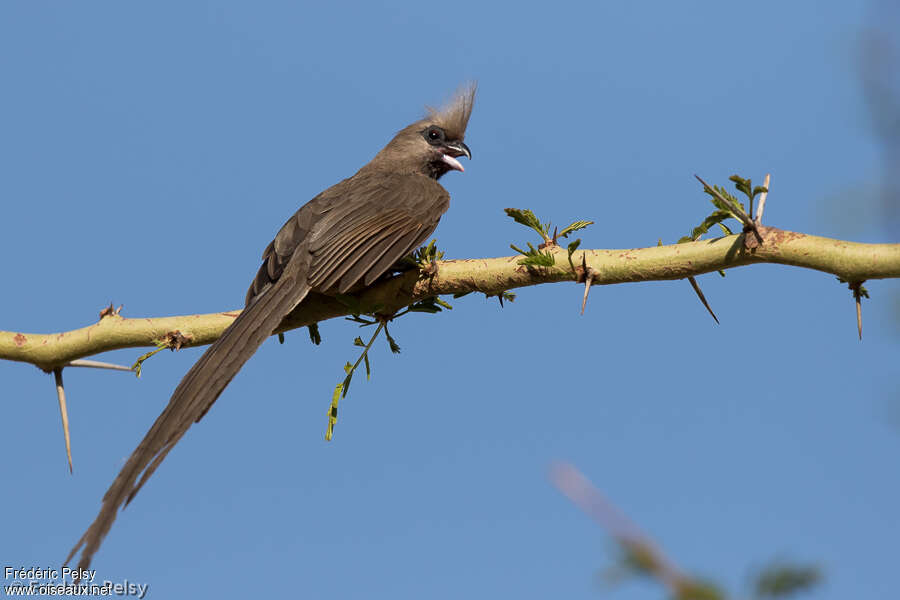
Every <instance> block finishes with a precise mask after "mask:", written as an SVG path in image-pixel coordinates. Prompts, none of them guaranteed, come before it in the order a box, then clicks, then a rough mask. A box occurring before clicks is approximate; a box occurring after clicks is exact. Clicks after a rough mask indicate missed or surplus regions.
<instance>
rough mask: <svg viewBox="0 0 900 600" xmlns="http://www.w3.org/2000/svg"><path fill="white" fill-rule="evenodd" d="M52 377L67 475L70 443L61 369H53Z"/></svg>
mask: <svg viewBox="0 0 900 600" xmlns="http://www.w3.org/2000/svg"><path fill="white" fill-rule="evenodd" d="M53 377H54V378H55V379H56V397H57V398H58V399H59V415H60V417H62V426H63V435H64V436H65V438H66V457H68V459H69V473H72V441H71V440H70V438H69V411H68V409H67V408H66V390H65V388H64V387H63V377H62V367H57V368H55V369H53Z"/></svg>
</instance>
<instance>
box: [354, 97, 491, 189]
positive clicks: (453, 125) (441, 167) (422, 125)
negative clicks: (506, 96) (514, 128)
mask: <svg viewBox="0 0 900 600" xmlns="http://www.w3.org/2000/svg"><path fill="white" fill-rule="evenodd" d="M474 102H475V85H474V84H471V85H468V86H465V87H463V88H461V89H460V90H459V91H458V92H457V93H456V95H455V96H454V97H453V99H452V100H451V101H450V102H448V103H447V104H446V105H445V106H444V107H443V108H440V109H434V108H428V115H427V116H426V117H425V118H424V119H422V120H420V121H416V122H415V123H413V124H412V125H410V126H408V127H406V128H404V129H402V130H401V131H400V132H398V133H397V135H395V136H394V139H392V140H391V141H390V142H389V143H388V145H387V146H385V147H384V149H383V150H382V151H381V152H379V153H378V155H376V156H375V158H374V159H372V162H371V163H370V165H371V166H373V167H375V168H382V169H390V170H391V171H394V172H403V173H421V174H422V175H427V176H429V177H432V178H434V179H439V178H440V177H441V176H442V175H444V174H445V173H447V172H448V171H453V170H456V171H463V170H464V169H463V166H462V164H461V163H460V162H459V160H457V159H459V158H460V157H462V156H465V157H466V158H468V159H471V158H472V152H471V151H470V150H469V147H468V146H466V144H465V143H464V142H463V138H465V135H466V126H467V125H468V123H469V115H471V114H472V106H473V105H474Z"/></svg>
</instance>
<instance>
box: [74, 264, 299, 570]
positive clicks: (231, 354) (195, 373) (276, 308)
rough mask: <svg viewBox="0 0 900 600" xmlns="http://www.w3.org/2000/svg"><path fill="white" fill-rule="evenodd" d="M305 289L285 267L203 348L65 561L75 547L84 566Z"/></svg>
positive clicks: (81, 566)
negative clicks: (120, 514)
mask: <svg viewBox="0 0 900 600" xmlns="http://www.w3.org/2000/svg"><path fill="white" fill-rule="evenodd" d="M308 292H309V286H308V285H307V284H306V282H305V278H304V280H303V281H302V282H301V283H298V282H297V281H296V280H295V279H294V277H293V276H291V275H288V274H287V273H285V274H284V276H283V277H282V278H281V279H279V280H278V282H277V283H276V284H275V285H274V286H272V287H271V288H270V289H269V290H267V291H266V293H264V294H262V295H261V296H260V297H259V298H258V299H257V300H256V301H255V302H253V303H252V304H251V305H250V306H248V307H247V308H246V309H245V310H244V311H243V312H242V313H241V314H240V315H238V318H237V319H235V321H234V323H232V324H231V326H230V327H228V329H226V330H225V332H224V333H223V334H222V336H221V337H220V338H219V339H218V340H216V341H215V343H213V344H212V345H211V346H210V347H209V348H208V349H207V350H206V352H205V353H204V354H203V356H202V357H201V358H200V360H198V361H197V362H196V363H195V364H194V366H193V367H191V369H190V371H188V372H187V374H186V375H185V376H184V378H183V379H182V380H181V383H179V384H178V387H177V388H175V391H174V392H173V394H172V397H171V399H170V400H169V404H168V406H166V408H165V410H163V412H162V414H161V415H159V417H158V418H157V419H156V422H155V423H153V426H152V427H151V428H150V430H149V431H148V432H147V435H145V436H144V439H143V440H142V441H141V443H140V444H138V447H137V448H136V449H135V450H134V452H132V454H131V457H130V458H129V459H128V461H127V462H126V463H125V466H124V467H123V468H122V470H121V471H120V472H119V474H118V476H116V479H115V480H114V481H113V482H112V485H110V487H109V489H108V490H107V491H106V494H104V495H103V503H102V505H101V508H100V512H99V514H98V515H97V518H96V519H95V520H94V522H93V523H92V524H91V526H90V527H88V529H87V531H85V532H84V535H82V536H81V539H79V540H78V543H76V544H75V547H74V548H72V550H71V551H70V552H69V555H68V556H67V557H66V561H65V562H66V564H68V562H69V561H70V560H72V557H74V556H75V554H77V553H78V551H79V550H81V559H80V560H79V561H78V567H79V568H80V569H87V568H88V567H89V566H90V563H91V558H92V557H93V555H94V553H95V552H96V551H97V550H98V549H99V547H100V543H101V542H102V541H103V538H104V537H105V536H106V534H107V533H108V532H109V529H110V527H112V524H113V522H114V521H115V519H116V515H117V513H118V511H119V508H120V507H124V506H126V505H127V504H128V503H129V502H131V500H132V499H133V498H134V496H135V494H137V493H138V491H140V489H141V487H143V485H144V484H145V483H146V482H147V479H149V478H150V476H151V475H153V472H154V471H156V469H157V467H159V465H160V463H162V461H163V460H164V459H165V457H166V456H167V455H168V453H169V451H170V450H172V448H173V447H174V446H175V444H176V443H178V440H180V439H181V437H182V436H183V435H184V434H185V432H187V430H188V429H189V428H190V426H191V425H192V424H193V423H195V422H198V421H199V420H200V419H201V418H203V415H205V414H206V411H208V410H209V408H210V407H211V406H212V405H213V403H214V402H215V401H216V398H218V397H219V394H221V393H222V391H223V390H224V389H225V387H226V386H227V385H228V383H229V382H230V381H231V380H232V378H234V376H235V375H236V374H237V372H238V371H240V369H241V367H242V366H244V363H246V362H247V360H249V359H250V357H251V356H253V354H254V353H255V352H256V350H257V349H258V348H259V347H260V346H261V345H262V344H263V342H265V341H266V338H268V337H269V336H270V335H272V332H273V331H274V330H275V328H276V327H277V326H278V324H279V323H280V322H281V320H282V319H283V318H284V316H285V315H287V314H288V313H289V312H290V311H291V309H293V308H294V307H295V306H296V305H297V304H298V303H299V302H300V301H302V300H303V298H305V297H306V294H307V293H308ZM139 477H140V479H138V478H139Z"/></svg>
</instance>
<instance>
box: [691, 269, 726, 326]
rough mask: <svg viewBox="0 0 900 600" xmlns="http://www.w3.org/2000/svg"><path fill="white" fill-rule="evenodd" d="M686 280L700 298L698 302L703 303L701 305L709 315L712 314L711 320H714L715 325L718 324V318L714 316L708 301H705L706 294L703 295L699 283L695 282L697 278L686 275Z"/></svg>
mask: <svg viewBox="0 0 900 600" xmlns="http://www.w3.org/2000/svg"><path fill="white" fill-rule="evenodd" d="M688 281H689V282H690V283H691V287H692V288H694V292H696V294H697V297H698V298H700V302H702V303H703V306H705V307H706V310H707V311H708V312H709V314H710V316H712V318H713V320H714V321H715V322H716V325H718V324H719V319H717V318H716V313H714V312H713V310H712V308H710V307H709V302H707V301H706V296H704V295H703V291H702V290H701V289H700V285H699V284H698V283H697V280H696V279H695V278H694V277H688Z"/></svg>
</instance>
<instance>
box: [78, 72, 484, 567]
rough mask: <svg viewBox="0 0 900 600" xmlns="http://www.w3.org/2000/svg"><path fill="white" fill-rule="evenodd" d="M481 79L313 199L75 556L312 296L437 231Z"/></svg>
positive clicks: (371, 275) (123, 475)
mask: <svg viewBox="0 0 900 600" xmlns="http://www.w3.org/2000/svg"><path fill="white" fill-rule="evenodd" d="M475 90H476V86H475V84H474V83H473V84H467V85H464V86H462V87H460V88H459V89H458V90H457V92H456V94H455V95H454V96H453V97H452V99H451V100H450V101H449V102H447V103H446V104H445V105H444V106H443V107H442V108H439V109H434V108H426V114H425V116H424V117H423V118H422V119H419V120H417V121H415V122H414V123H412V124H410V125H408V126H407V127H405V128H403V129H401V130H400V131H399V132H398V133H397V134H396V135H395V136H394V137H393V138H392V139H391V140H390V142H388V144H387V145H386V146H385V147H384V148H382V149H381V150H380V151H379V152H378V153H377V154H376V155H375V156H374V158H372V160H371V161H369V162H368V163H367V164H366V165H364V166H363V167H362V168H360V169H359V171H357V172H356V174H354V175H353V176H351V177H348V178H347V179H344V180H343V181H340V182H338V183H336V184H335V185H333V186H331V187H329V188H328V189H326V190H325V191H323V192H321V193H320V194H319V195H317V196H315V197H314V198H313V199H312V200H310V201H309V202H307V203H306V204H304V205H303V206H301V207H300V209H299V210H297V212H296V213H294V215H293V216H292V217H291V218H289V219H288V220H287V221H286V222H285V224H284V225H283V226H282V227H281V229H280V230H279V231H278V233H277V234H276V235H275V238H274V239H273V240H272V242H271V243H269V245H268V246H267V247H266V249H265V250H264V251H263V254H262V265H261V266H260V268H259V271H258V272H257V273H256V276H255V277H254V279H253V281H252V283H251V284H250V287H249V289H248V290H247V295H246V298H245V308H244V310H243V311H242V312H241V313H240V314H239V315H238V317H237V318H236V319H235V320H234V322H232V323H231V325H229V327H228V328H227V329H225V331H224V332H223V333H222V335H221V336H220V337H219V339H217V340H216V341H215V342H214V343H213V344H212V345H210V346H209V348H208V349H207V350H206V352H204V354H203V355H202V356H201V357H200V359H199V360H197V362H196V363H195V364H194V365H193V366H192V367H191V368H190V370H189V371H188V372H187V373H186V374H185V376H184V377H183V378H182V380H181V382H180V383H179V384H178V386H177V387H176V388H175V391H174V392H173V393H172V396H171V398H170V399H169V403H168V405H167V406H166V408H165V409H164V410H163V412H162V413H161V414H160V415H159V417H158V418H157V419H156V421H155V422H154V423H153V425H152V426H151V427H150V430H149V431H148V432H147V434H146V435H145V436H144V439H143V440H142V441H141V442H140V444H138V446H137V448H135V450H134V452H132V454H131V456H130V457H129V458H128V460H127V461H126V463H125V465H124V466H123V467H122V470H121V471H120V472H119V474H118V475H117V476H116V478H115V479H114V480H113V482H112V484H111V485H110V487H109V489H108V490H107V491H106V493H105V494H104V496H103V499H102V502H101V507H100V512H99V513H98V514H97V517H96V518H95V520H94V521H93V523H92V524H91V525H90V526H89V527H88V529H87V530H86V531H85V532H84V534H83V535H82V536H81V538H80V539H79V540H78V542H77V543H76V544H75V546H74V547H73V548H72V550H71V551H70V552H69V555H68V557H67V558H66V561H65V564H68V563H69V562H70V561H71V560H72V558H73V557H74V556H75V555H76V554H78V552H79V551H80V552H81V556H80V558H79V562H78V568H79V569H87V568H88V567H89V566H90V564H91V560H92V558H93V556H94V554H95V553H96V552H97V550H98V549H99V548H100V545H101V543H102V542H103V538H104V537H105V536H106V534H107V533H108V532H109V530H110V528H111V527H112V524H113V522H114V521H115V519H116V516H117V515H118V513H119V510H120V509H121V508H124V507H125V506H127V505H128V504H129V503H130V502H131V500H132V499H134V497H135V495H136V494H137V493H138V492H139V491H140V489H141V488H142V487H143V486H144V484H145V483H146V482H147V480H148V479H149V478H150V476H152V475H153V473H154V472H155V471H156V469H157V468H158V467H159V465H160V464H161V463H162V461H163V460H164V459H165V458H166V456H168V454H169V452H170V451H171V450H172V448H173V447H174V446H175V445H176V444H177V443H178V441H179V440H180V439H181V438H182V437H183V436H184V434H185V433H186V432H187V431H188V429H189V428H190V427H191V425H193V424H194V423H196V422H199V421H200V419H202V418H203V416H204V415H205V414H206V413H207V411H208V410H209V409H210V408H211V407H212V405H213V404H214V403H215V401H216V399H217V398H218V397H219V395H220V394H221V393H222V391H223V390H224V389H225V387H226V386H227V385H228V384H229V382H230V381H231V380H232V378H233V377H234V376H235V375H236V374H237V373H238V371H240V369H241V367H243V365H244V364H245V363H246V362H247V360H249V359H250V357H251V356H252V355H253V354H254V353H255V352H256V350H257V349H258V348H259V347H260V346H261V345H262V344H263V342H265V340H266V339H267V338H268V337H269V336H271V335H272V334H273V333H274V331H275V329H276V327H277V326H278V325H279V323H280V322H281V320H282V319H283V318H284V317H285V316H286V315H287V314H288V313H290V312H291V311H292V310H293V309H294V308H295V307H297V305H299V304H300V303H301V302H303V301H304V299H306V298H307V295H308V294H310V293H311V292H317V293H321V294H331V295H334V294H343V293H346V292H348V291H350V290H355V289H358V288H360V286H370V285H372V284H373V283H374V282H375V281H376V280H378V279H379V278H381V277H382V276H384V275H385V274H386V273H388V272H389V270H390V269H391V268H392V267H393V266H394V265H396V264H397V263H398V262H399V261H400V260H402V259H403V258H404V257H406V256H408V255H409V254H411V253H412V252H413V251H414V250H415V249H417V248H418V247H419V246H421V245H422V244H423V243H424V242H425V241H426V240H427V238H428V237H429V236H430V235H431V234H432V233H433V232H434V229H435V227H437V224H438V220H439V219H440V218H441V216H442V215H443V214H444V213H445V212H446V211H447V209H448V208H449V205H450V195H449V193H448V192H447V190H446V189H444V187H443V186H442V185H441V184H440V183H439V182H438V180H439V179H440V178H441V177H442V176H443V175H445V174H447V173H448V172H450V171H454V170H456V171H463V170H464V169H463V166H462V163H460V162H459V160H458V159H459V158H461V157H463V156H465V157H466V158H468V159H469V160H471V159H472V152H471V151H470V150H469V147H468V146H467V145H466V144H465V142H464V141H463V140H464V138H465V133H466V127H467V126H468V123H469V116H470V115H471V112H472V107H473V105H474V101H475Z"/></svg>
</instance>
